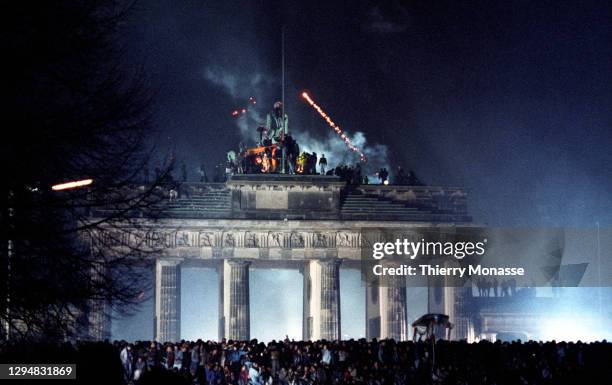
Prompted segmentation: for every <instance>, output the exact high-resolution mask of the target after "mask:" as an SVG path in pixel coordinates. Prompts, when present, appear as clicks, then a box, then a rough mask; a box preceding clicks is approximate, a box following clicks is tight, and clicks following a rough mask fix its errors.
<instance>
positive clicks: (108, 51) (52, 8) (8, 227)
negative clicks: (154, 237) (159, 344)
mask: <svg viewBox="0 0 612 385" xmlns="http://www.w3.org/2000/svg"><path fill="white" fill-rule="evenodd" d="M120 4H121V3H120V2H113V1H104V2H102V1H91V2H73V1H58V2H36V3H35V4H28V3H25V4H24V3H22V2H18V3H16V4H14V5H13V8H12V9H11V10H10V12H7V13H6V16H7V27H8V28H7V32H6V33H5V34H4V35H3V37H4V41H5V53H7V54H8V55H7V56H6V58H5V63H7V64H8V67H9V68H8V70H7V72H6V73H7V74H8V75H9V76H8V84H5V88H3V89H4V93H5V100H8V104H9V105H8V108H7V113H6V115H5V116H6V117H7V119H6V120H5V121H6V125H5V130H4V133H3V138H2V141H0V142H1V146H2V147H1V148H2V151H1V152H0V153H1V157H2V175H3V179H4V183H0V185H2V187H0V202H1V203H0V207H1V208H2V210H1V213H0V244H1V245H2V247H0V256H1V258H2V262H1V266H0V269H1V270H2V274H1V275H0V276H1V277H2V278H3V279H0V282H2V284H1V285H0V304H1V307H0V319H1V320H2V330H3V332H4V333H5V334H6V329H7V327H10V331H11V337H12V338H18V337H39V338H44V339H55V338H65V337H67V336H68V337H70V336H78V335H79V333H80V332H81V330H82V326H83V323H84V322H86V321H87V320H88V319H90V317H88V314H89V315H91V314H92V313H93V312H94V310H98V311H103V312H104V313H105V316H106V317H108V316H109V314H110V312H111V309H112V310H114V311H120V312H128V311H130V309H131V308H132V307H133V305H134V303H136V302H138V301H140V300H141V299H142V293H144V292H146V290H147V285H148V282H150V280H149V279H146V276H147V275H148V274H149V273H150V269H148V266H149V262H148V259H147V256H148V255H149V254H150V253H151V252H153V251H155V250H154V249H155V247H156V246H155V245H150V242H149V244H147V241H146V234H147V232H148V227H147V224H146V223H143V221H142V220H141V219H140V217H143V216H144V217H147V218H149V219H151V220H154V219H155V218H158V217H159V215H160V207H161V205H160V202H161V200H162V199H164V194H165V191H167V188H168V187H167V184H168V183H169V181H170V179H171V178H170V174H169V171H170V169H171V164H172V159H168V160H166V161H165V163H164V164H163V165H162V166H160V170H161V171H160V172H159V173H158V174H157V175H156V176H155V178H153V179H154V180H152V181H148V182H149V183H147V184H143V183H142V175H143V170H144V169H145V168H146V167H147V165H148V163H149V162H150V161H151V159H153V154H154V153H153V148H152V146H151V145H150V144H149V143H148V141H147V138H148V137H150V136H151V133H152V126H151V116H152V113H153V108H152V96H153V94H152V92H151V91H150V86H149V84H148V80H147V77H146V76H145V75H144V72H143V71H142V69H141V68H138V69H133V68H128V67H127V66H126V65H125V63H124V61H123V60H122V57H123V56H122V52H121V49H120V44H119V43H118V42H119V41H120V39H119V37H120V26H121V23H122V20H124V18H125V16H126V14H127V12H128V11H129V7H121V6H120ZM7 85H8V86H7ZM84 178H91V179H93V183H92V184H91V185H90V186H87V187H84V188H77V189H71V190H65V191H53V190H52V189H51V188H50V187H51V186H52V185H54V184H56V183H58V182H65V181H71V180H79V179H84ZM147 223H150V221H147ZM128 237H129V239H130V242H129V244H127V243H126V244H123V245H122V246H121V242H122V241H123V240H126V239H127V238H128ZM119 246H120V247H119ZM7 323H8V324H7ZM9 324H10V326H8V325H9Z"/></svg>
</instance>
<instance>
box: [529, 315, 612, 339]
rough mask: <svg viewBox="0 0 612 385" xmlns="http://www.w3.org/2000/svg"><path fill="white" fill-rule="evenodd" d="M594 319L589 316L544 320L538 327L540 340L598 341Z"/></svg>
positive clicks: (600, 336)
mask: <svg viewBox="0 0 612 385" xmlns="http://www.w3.org/2000/svg"><path fill="white" fill-rule="evenodd" d="M597 332H598V323H597V318H596V317H592V316H591V317H589V316H571V315H566V316H563V317H561V316H555V317H553V318H550V319H547V320H544V321H543V322H542V325H541V327H540V339H542V340H544V341H550V340H556V341H573V342H575V341H582V342H591V341H600V340H601V339H602V335H601V334H599V335H598V333H597Z"/></svg>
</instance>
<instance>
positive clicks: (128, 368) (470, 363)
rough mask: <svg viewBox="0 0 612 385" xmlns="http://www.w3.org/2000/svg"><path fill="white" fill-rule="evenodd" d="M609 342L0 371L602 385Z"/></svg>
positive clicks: (244, 351)
mask: <svg viewBox="0 0 612 385" xmlns="http://www.w3.org/2000/svg"><path fill="white" fill-rule="evenodd" d="M611 359H612V344H610V343H607V342H599V343H589V344H585V343H580V342H578V343H565V342H561V343H554V342H547V343H541V342H526V343H517V342H515V343H499V342H496V343H490V342H480V343H477V344H467V343H465V342H445V341H439V342H438V343H437V344H436V345H435V352H434V350H433V346H432V344H430V343H423V342H419V343H412V342H399V343H398V342H394V341H392V340H383V341H371V342H366V341H365V340H359V341H354V340H350V341H340V342H327V341H317V342H302V341H281V342H271V343H269V344H267V345H266V344H264V343H258V342H257V341H256V340H253V341H250V342H233V341H228V342H212V341H208V342H203V341H196V342H189V341H181V342H179V343H166V344H159V343H154V342H136V343H134V344H127V343H125V342H115V343H108V342H80V343H76V344H68V343H66V344H43V343H21V344H13V345H10V346H2V347H1V351H0V363H76V364H77V377H78V379H77V380H76V381H75V380H66V381H56V380H48V381H45V382H40V380H38V381H26V380H20V381H19V382H15V383H19V384H25V383H29V382H31V383H36V384H41V383H67V384H126V383H133V384H219V385H226V384H227V385H229V384H232V385H248V384H255V385H260V384H261V385H263V384H266V385H267V384H270V385H275V384H280V385H294V384H295V385H297V384H299V385H302V384H303V385H310V384H321V385H323V384H368V385H384V384H407V385H408V384H497V385H502V384H604V383H610V382H609V381H610V379H611V378H612V377H611V376H612V370H611V368H612V362H611V361H610V360H611Z"/></svg>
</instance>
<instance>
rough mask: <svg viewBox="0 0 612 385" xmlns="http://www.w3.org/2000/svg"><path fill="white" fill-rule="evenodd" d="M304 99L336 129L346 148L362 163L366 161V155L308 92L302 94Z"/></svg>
mask: <svg viewBox="0 0 612 385" xmlns="http://www.w3.org/2000/svg"><path fill="white" fill-rule="evenodd" d="M302 97H303V98H304V100H306V102H307V103H308V104H310V106H311V107H312V108H314V110H315V111H317V112H318V113H319V115H321V117H322V118H323V120H325V121H326V122H327V124H328V125H329V126H330V127H331V128H333V129H334V131H336V134H338V136H340V139H342V141H343V142H344V143H345V144H346V146H347V147H348V148H349V150H351V151H353V152H356V153H359V160H361V161H362V162H365V161H366V157H365V155H364V153H363V152H361V151H360V150H359V148H357V147H356V146H354V145H353V144H352V143H351V139H350V138H349V137H348V135H346V134H345V133H344V132H343V131H342V129H341V128H340V127H339V126H338V125H337V124H336V123H334V121H333V120H331V118H330V117H329V115H327V114H326V113H325V111H323V109H322V108H321V107H319V105H318V104H317V103H315V101H314V100H312V98H311V97H310V96H309V95H308V94H307V93H306V92H302Z"/></svg>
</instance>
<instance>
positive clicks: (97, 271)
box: [87, 263, 111, 341]
mask: <svg viewBox="0 0 612 385" xmlns="http://www.w3.org/2000/svg"><path fill="white" fill-rule="evenodd" d="M105 274H106V267H105V266H104V265H103V264H102V263H95V264H93V266H92V267H91V281H92V285H94V286H96V285H103V284H104V283H103V282H104V280H105V277H104V276H105ZM110 313H111V307H110V304H109V303H108V301H106V300H105V299H93V300H90V301H89V306H88V313H87V321H88V323H87V324H88V330H87V337H88V338H91V339H93V340H96V341H103V340H108V339H110V338H111V314H110Z"/></svg>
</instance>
